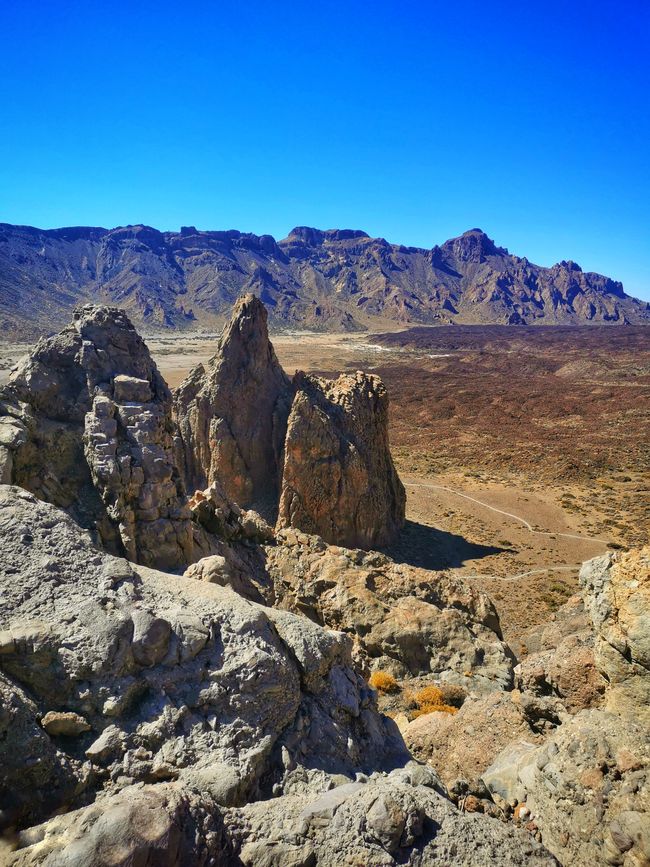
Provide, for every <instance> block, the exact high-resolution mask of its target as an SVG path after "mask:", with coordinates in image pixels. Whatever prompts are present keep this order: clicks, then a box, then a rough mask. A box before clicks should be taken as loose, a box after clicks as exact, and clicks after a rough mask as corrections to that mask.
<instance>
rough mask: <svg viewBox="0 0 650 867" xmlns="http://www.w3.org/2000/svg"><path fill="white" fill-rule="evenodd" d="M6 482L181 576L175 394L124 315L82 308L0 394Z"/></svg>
mask: <svg viewBox="0 0 650 867" xmlns="http://www.w3.org/2000/svg"><path fill="white" fill-rule="evenodd" d="M0 422H1V424H0V431H3V432H4V436H3V438H2V440H1V441H0V442H1V443H2V444H0V453H1V457H0V464H1V465H2V466H3V467H4V470H3V473H2V478H3V481H5V482H13V483H15V484H18V485H21V486H22V487H24V488H26V489H27V490H30V491H33V492H34V493H35V494H36V495H37V496H39V497H41V498H42V499H44V500H48V501H50V502H52V503H54V504H55V505H58V506H62V507H63V508H66V509H68V510H69V511H70V513H71V514H73V515H74V517H75V518H76V520H78V521H79V522H80V523H81V524H82V525H83V526H85V527H88V528H89V529H91V530H92V531H93V532H94V533H95V534H96V535H97V537H98V538H99V539H100V540H101V542H102V544H103V545H104V547H106V548H107V549H108V550H111V551H114V552H115V553H124V554H125V555H126V556H127V557H128V558H129V559H130V560H133V561H135V562H141V563H144V564H146V565H150V566H156V565H157V566H164V567H165V568H169V569H176V568H178V567H179V566H181V565H183V564H185V563H187V562H188V561H189V560H191V558H192V528H191V522H190V512H189V509H188V508H187V504H186V501H185V495H184V490H183V486H182V483H181V479H180V477H179V474H178V472H177V471H176V468H175V466H174V462H173V454H172V446H173V436H172V434H173V427H172V421H171V395H170V392H169V389H168V388H167V386H166V385H165V382H164V380H163V379H162V377H161V376H160V374H159V372H158V370H157V368H156V365H155V364H154V362H153V361H152V359H151V356H150V355H149V351H148V349H147V347H146V345H145V344H144V341H143V340H142V339H141V338H140V337H139V336H138V334H137V333H136V331H135V330H134V328H133V326H132V325H131V323H130V322H129V320H128V318H127V317H126V315H125V314H124V313H123V312H122V311H120V310H117V309H115V308H106V307H92V306H86V307H83V308H80V309H79V310H78V311H77V312H76V313H75V316H74V320H73V322H72V324H71V325H70V326H68V327H67V328H65V329H64V330H63V331H62V332H61V333H60V334H58V335H56V336H55V337H52V338H49V339H47V340H41V341H39V343H38V344H37V346H36V348H35V350H34V351H33V352H32V353H31V355H29V356H28V357H27V358H26V359H25V360H24V361H23V362H22V363H21V365H20V366H19V368H18V369H17V370H16V371H15V373H14V374H13V375H12V377H11V379H10V381H9V383H8V384H7V386H6V387H5V388H4V389H3V390H2V392H0Z"/></svg>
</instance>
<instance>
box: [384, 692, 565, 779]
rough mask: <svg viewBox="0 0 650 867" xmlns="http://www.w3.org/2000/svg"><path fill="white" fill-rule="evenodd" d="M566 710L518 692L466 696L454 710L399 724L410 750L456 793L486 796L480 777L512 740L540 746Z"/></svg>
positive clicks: (548, 700) (545, 700)
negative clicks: (458, 708)
mask: <svg viewBox="0 0 650 867" xmlns="http://www.w3.org/2000/svg"><path fill="white" fill-rule="evenodd" d="M562 719H568V714H567V713H566V711H565V710H564V709H563V708H562V705H561V704H560V702H558V701H554V700H553V699H547V698H537V697H532V696H530V695H527V694H526V693H521V692H519V691H518V690H513V691H512V692H500V691H499V692H490V693H487V694H486V695H481V696H477V695H472V694H470V695H469V696H468V698H467V699H466V700H465V701H464V702H463V705H462V707H461V708H460V710H459V711H458V712H457V713H455V714H452V713H444V712H433V713H427V714H424V715H422V716H419V717H417V718H416V719H414V720H412V721H411V722H409V723H408V724H406V725H402V726H400V730H401V732H402V736H403V737H404V742H405V743H406V745H407V746H408V748H409V750H410V751H411V753H412V754H413V755H414V756H415V757H416V758H418V759H420V760H421V761H423V762H428V763H429V764H430V765H431V766H432V767H434V768H435V769H436V770H437V772H438V773H439V774H440V777H441V779H442V780H443V782H444V783H445V785H446V786H447V787H448V788H450V789H451V790H452V791H454V792H457V793H458V794H459V795H462V794H464V793H467V792H470V793H472V794H476V793H479V794H482V795H487V794H488V793H487V791H486V789H485V785H484V784H483V783H482V782H481V777H482V776H483V774H484V773H485V772H486V771H487V769H488V768H489V767H490V765H491V764H492V763H493V762H494V760H495V759H496V757H497V756H498V755H499V754H500V753H501V752H502V750H504V749H505V748H506V747H507V746H509V745H510V744H511V743H513V742H517V741H520V740H525V741H527V742H528V743H532V744H541V743H542V742H543V741H544V740H545V738H546V737H547V736H548V734H549V733H551V732H552V731H553V730H554V729H555V727H556V726H557V725H558V724H559V723H560V721H561V720H562Z"/></svg>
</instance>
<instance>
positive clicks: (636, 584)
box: [580, 546, 650, 731]
mask: <svg viewBox="0 0 650 867" xmlns="http://www.w3.org/2000/svg"><path fill="white" fill-rule="evenodd" d="M580 583H581V584H582V586H583V588H584V589H585V598H586V603H587V608H588V610H589V614H590V615H591V619H592V621H593V625H594V629H595V632H596V645H595V652H596V665H597V666H598V668H599V669H600V671H601V672H602V674H603V675H604V677H605V678H606V679H607V681H608V682H609V689H608V690H607V695H606V707H607V708H608V709H609V710H612V711H614V712H615V713H629V714H631V715H636V716H638V718H639V719H640V720H642V721H643V722H644V724H645V725H646V726H647V727H648V730H649V731H650V546H646V547H644V548H641V549H638V550H634V551H628V552H626V553H623V554H619V555H612V554H609V555H605V556H604V557H599V558H597V559H596V560H590V561H588V562H587V563H585V564H584V566H583V567H582V570H581V572H580Z"/></svg>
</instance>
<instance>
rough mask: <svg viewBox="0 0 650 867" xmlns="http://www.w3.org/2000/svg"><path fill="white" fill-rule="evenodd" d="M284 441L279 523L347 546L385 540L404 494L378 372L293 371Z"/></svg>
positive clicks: (398, 518) (399, 520)
mask: <svg viewBox="0 0 650 867" xmlns="http://www.w3.org/2000/svg"><path fill="white" fill-rule="evenodd" d="M294 386H295V388H296V395H295V397H294V400H293V404H292V406H291V414H290V416H289V422H288V425H287V436H286V440H285V444H284V471H283V474H282V494H281V496H280V510H279V516H278V526H279V527H298V528H300V529H301V530H304V531H305V532H307V533H314V534H316V535H318V536H322V537H323V538H324V539H326V540H327V541H328V542H333V543H335V544H339V545H346V546H347V547H360V548H377V547H381V546H383V545H387V544H388V543H390V542H391V541H393V539H394V538H395V536H396V535H397V533H398V532H399V530H400V529H401V527H402V525H403V523H404V511H405V506H406V494H405V492H404V486H403V485H402V483H401V482H400V480H399V477H398V475H397V471H396V470H395V467H394V465H393V461H392V458H391V455H390V449H389V447H388V395H387V393H386V389H385V388H384V386H383V383H382V381H381V380H380V379H379V377H377V376H368V375H366V374H364V373H361V372H357V373H356V375H354V376H347V375H343V376H340V377H339V378H338V379H336V380H334V381H328V380H324V379H320V378H318V377H315V376H306V375H304V374H296V377H295V379H294Z"/></svg>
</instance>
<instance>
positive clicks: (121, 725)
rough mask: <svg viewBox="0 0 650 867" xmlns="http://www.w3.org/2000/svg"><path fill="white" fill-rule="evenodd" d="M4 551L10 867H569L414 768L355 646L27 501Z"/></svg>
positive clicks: (2, 519)
mask: <svg viewBox="0 0 650 867" xmlns="http://www.w3.org/2000/svg"><path fill="white" fill-rule="evenodd" d="M0 538H1V539H2V555H3V556H2V560H1V562H0V575H1V580H2V590H3V593H2V595H1V596H0V625H1V626H2V631H1V632H0V661H1V663H0V664H1V668H2V673H1V675H0V683H1V687H0V689H1V690H2V693H1V694H2V696H3V704H2V708H1V710H0V762H1V764H2V768H3V774H2V776H1V777H0V825H1V827H2V828H3V829H6V828H8V827H13V828H14V831H15V837H14V851H13V852H10V851H5V852H4V853H0V854H2V857H3V863H7V864H9V865H13V867H27V865H44V867H55V865H56V867H73V865H82V864H83V865H84V867H107V865H109V864H110V865H112V867H127V865H132V864H142V865H152V867H153V865H154V864H155V865H169V867H171V865H183V864H193V865H194V864H195V865H208V864H210V865H222V867H225V865H233V867H234V865H237V864H239V865H241V864H246V865H250V867H254V865H263V864H269V865H280V864H282V865H285V864H294V865H305V867H306V865H315V864H319V865H334V864H338V863H342V862H343V863H345V862H347V863H363V864H370V863H373V864H380V863H381V864H385V865H387V867H388V865H396V864H412V865H428V864H435V863H448V862H449V859H450V858H453V861H454V863H457V864H465V865H468V867H469V865H472V867H476V865H492V864H494V863H495V862H497V861H498V863H499V864H503V865H513V867H514V865H521V867H523V865H540V867H541V865H548V867H551V865H552V864H553V863H554V860H553V859H552V858H551V856H549V855H548V853H546V852H545V850H543V849H542V847H541V846H539V845H538V844H537V843H536V842H535V841H534V840H533V839H532V838H531V837H530V836H529V835H527V834H525V833H524V832H522V831H519V830H516V829H514V828H511V827H508V826H507V825H504V824H500V823H498V822H490V821H485V820H482V819H480V818H479V817H476V816H466V815H464V814H463V813H461V812H460V811H459V810H458V809H457V808H456V807H455V806H454V804H453V803H452V802H451V801H450V800H449V798H448V797H447V796H446V794H445V790H444V788H443V787H442V786H441V784H440V782H439V780H438V778H437V777H436V775H435V773H434V772H433V771H431V770H430V769H427V768H425V767H423V766H420V765H417V764H415V763H413V762H410V763H409V762H408V755H407V754H406V753H405V750H404V746H403V743H402V742H401V739H400V738H399V735H398V733H397V729H396V728H395V726H394V724H392V723H391V722H390V721H389V720H387V719H386V718H385V717H381V716H380V715H379V714H378V713H377V710H376V705H375V696H374V693H373V691H372V690H371V689H370V688H369V687H368V686H367V685H366V684H365V683H364V681H363V679H362V678H361V677H360V676H359V674H358V673H357V672H356V671H355V669H354V668H353V666H352V663H351V656H350V652H351V641H350V639H349V638H348V637H346V636H345V635H343V634H342V633H336V632H330V631H327V630H324V629H322V628H321V627H319V626H317V625H315V624H313V623H311V622H310V621H309V620H307V619H306V618H304V617H300V616H297V615H294V614H290V613H288V612H284V611H277V610H274V609H273V608H268V607H267V608H264V607H261V606H259V605H255V604H253V603H250V602H247V601H245V600H243V599H241V598H240V597H239V596H237V594H235V593H234V592H233V591H232V590H230V589H228V588H223V587H219V586H216V585H213V584H210V583H206V582H198V581H190V580H183V579H179V578H178V576H173V575H167V574H164V573H161V572H156V571H154V570H151V569H147V568H145V567H141V566H132V565H130V564H129V563H127V562H126V561H125V560H122V559H116V558H113V557H110V556H108V555H104V554H100V553H99V552H98V551H97V550H96V549H94V548H93V547H92V546H91V545H90V543H89V541H88V539H87V536H86V535H85V534H84V533H83V532H82V531H81V530H80V529H79V528H78V527H77V526H76V525H75V524H74V523H73V522H72V520H71V519H70V518H69V517H68V516H67V515H65V514H64V513H62V512H60V511H58V510H57V509H55V508H54V507H53V506H51V505H49V504H46V503H43V502H40V501H38V500H37V499H36V498H35V497H34V496H33V495H31V494H29V493H28V492H26V491H24V490H21V489H19V488H15V487H9V486H0ZM44 551H47V557H48V564H49V565H47V564H46V565H44V563H43V552H44ZM55 720H56V721H58V722H59V723H60V725H59V727H58V728H57V727H53V726H52V725H51V723H52V722H53V721H55ZM72 723H74V725H73V724H72ZM61 725H63V726H64V728H61ZM391 769H393V770H391ZM56 813H61V815H56ZM37 823H41V824H37Z"/></svg>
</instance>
